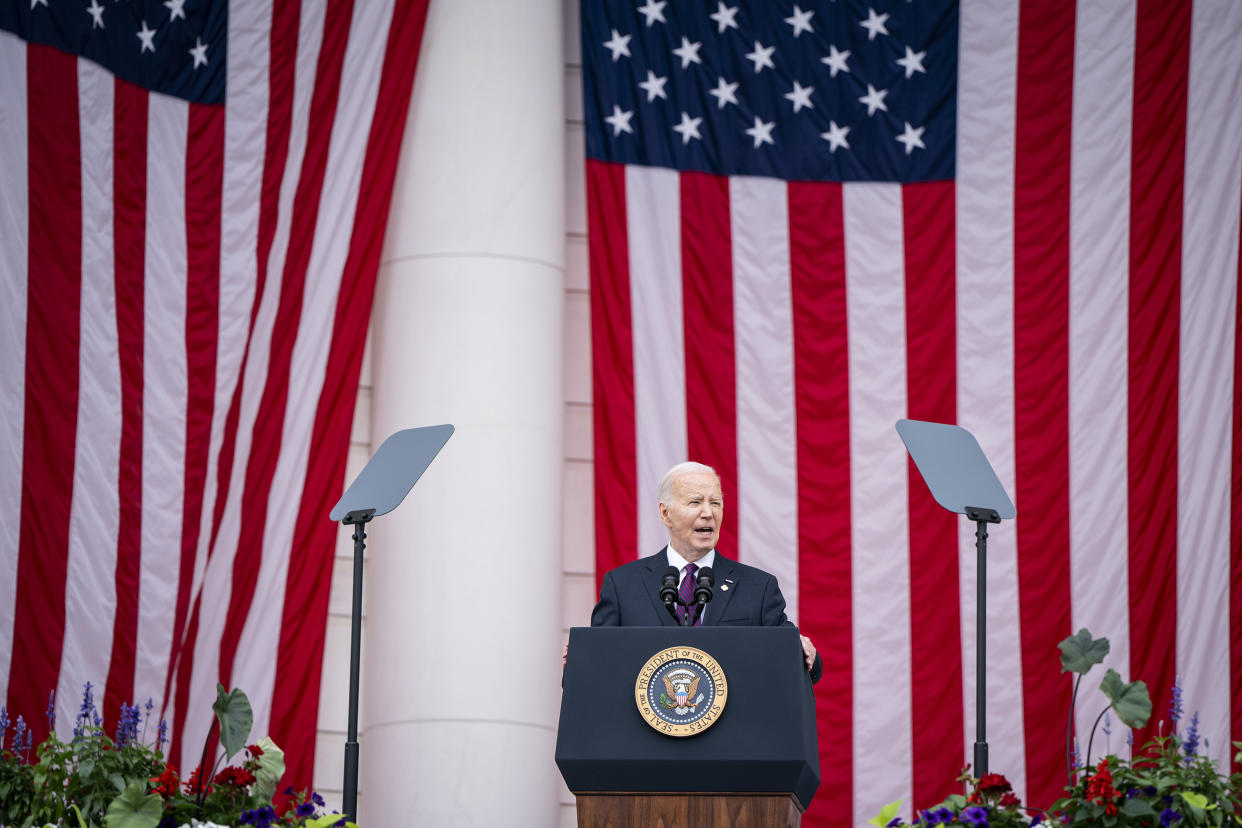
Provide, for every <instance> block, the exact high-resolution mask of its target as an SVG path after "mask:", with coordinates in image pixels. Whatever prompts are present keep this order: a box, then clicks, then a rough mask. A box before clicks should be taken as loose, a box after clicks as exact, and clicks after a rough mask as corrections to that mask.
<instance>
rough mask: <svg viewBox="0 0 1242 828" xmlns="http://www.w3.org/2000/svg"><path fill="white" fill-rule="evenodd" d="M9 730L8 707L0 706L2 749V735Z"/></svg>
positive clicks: (2, 739) (1, 740)
mask: <svg viewBox="0 0 1242 828" xmlns="http://www.w3.org/2000/svg"><path fill="white" fill-rule="evenodd" d="M8 732H9V709H8V708H7V707H0V750H3V749H4V736H5V734H7V733H8Z"/></svg>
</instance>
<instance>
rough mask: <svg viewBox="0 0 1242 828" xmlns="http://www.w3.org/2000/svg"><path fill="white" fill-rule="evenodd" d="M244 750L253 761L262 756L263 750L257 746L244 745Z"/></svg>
mask: <svg viewBox="0 0 1242 828" xmlns="http://www.w3.org/2000/svg"><path fill="white" fill-rule="evenodd" d="M246 750H248V751H250V755H251V756H253V757H254V758H255V759H258V758H259V757H260V756H262V755H263V748H261V747H259V746H258V745H246Z"/></svg>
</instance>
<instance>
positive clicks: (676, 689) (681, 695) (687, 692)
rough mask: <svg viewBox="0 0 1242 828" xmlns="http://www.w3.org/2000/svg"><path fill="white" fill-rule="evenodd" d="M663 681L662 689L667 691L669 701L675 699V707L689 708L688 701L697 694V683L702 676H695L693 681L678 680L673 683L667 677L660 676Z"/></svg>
mask: <svg viewBox="0 0 1242 828" xmlns="http://www.w3.org/2000/svg"><path fill="white" fill-rule="evenodd" d="M662 678H663V679H664V689H665V690H667V691H668V696H669V698H670V699H676V701H677V707H689V706H690V700H691V699H693V698H694V695H695V694H696V693H698V692H699V681H700V680H701V679H702V676H695V677H694V680H693V681H686V680H685V679H679V680H677V681H673V680H672V679H670V678H669V677H668V676H667V675H665V676H662Z"/></svg>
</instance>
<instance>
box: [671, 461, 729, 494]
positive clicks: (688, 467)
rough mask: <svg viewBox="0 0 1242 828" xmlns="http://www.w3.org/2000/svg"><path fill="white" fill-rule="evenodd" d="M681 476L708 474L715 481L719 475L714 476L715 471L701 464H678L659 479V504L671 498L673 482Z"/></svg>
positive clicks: (689, 462)
mask: <svg viewBox="0 0 1242 828" xmlns="http://www.w3.org/2000/svg"><path fill="white" fill-rule="evenodd" d="M683 474H710V475H712V476H714V477H715V478H716V479H717V480H719V479H720V475H718V474H716V470H715V469H713V468H712V467H711V466H706V465H704V464H702V463H695V462H694V461H693V460H688V461H686V462H685V463H678V464H677V465H676V466H673V467H672V468H671V469H669V470H668V471H666V472H665V473H664V477H662V478H660V490H659V491H660V502H661V503H668V502H669V501H670V500H671V499H672V497H673V481H674V480H676V479H677V478H679V477H681V476H682V475H683Z"/></svg>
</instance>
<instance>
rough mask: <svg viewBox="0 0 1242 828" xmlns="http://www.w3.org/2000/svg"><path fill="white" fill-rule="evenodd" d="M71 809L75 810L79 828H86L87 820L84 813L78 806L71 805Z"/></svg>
mask: <svg viewBox="0 0 1242 828" xmlns="http://www.w3.org/2000/svg"><path fill="white" fill-rule="evenodd" d="M69 807H70V808H72V809H73V812H74V814H76V815H77V817H78V828H86V820H85V819H83V817H82V811H80V810H79V809H78V806H77V805H73V804H70V806H69Z"/></svg>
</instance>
